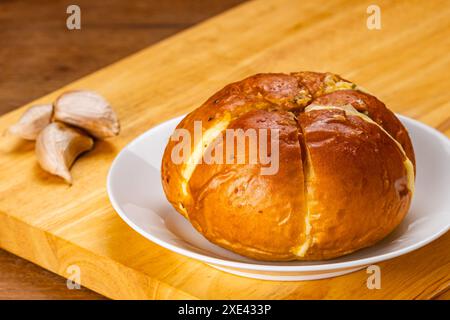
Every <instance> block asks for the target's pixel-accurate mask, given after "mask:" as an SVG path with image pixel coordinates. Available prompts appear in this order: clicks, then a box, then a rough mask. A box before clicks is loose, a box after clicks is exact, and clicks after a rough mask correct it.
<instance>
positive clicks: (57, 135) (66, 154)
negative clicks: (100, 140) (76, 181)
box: [36, 122, 94, 184]
mask: <svg viewBox="0 0 450 320" xmlns="http://www.w3.org/2000/svg"><path fill="white" fill-rule="evenodd" d="M93 146H94V140H93V139H92V138H91V137H89V136H87V135H85V134H84V133H83V132H82V131H81V130H78V129H75V128H72V127H69V126H67V125H65V124H63V123H59V122H53V123H51V124H49V125H48V126H46V127H45V128H44V130H42V131H41V133H40V134H39V135H38V137H37V139H36V157H37V160H38V162H39V164H40V166H41V167H42V169H44V170H45V171H48V172H50V173H51V174H54V175H57V176H60V177H62V178H63V179H64V180H66V181H67V182H68V183H69V184H72V176H71V174H70V172H69V169H70V167H71V166H72V164H73V162H74V161H75V159H76V158H77V157H78V156H79V155H80V154H81V153H83V152H85V151H88V150H91V149H92V147H93Z"/></svg>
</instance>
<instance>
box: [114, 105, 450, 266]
mask: <svg viewBox="0 0 450 320" xmlns="http://www.w3.org/2000/svg"><path fill="white" fill-rule="evenodd" d="M184 116H185V115H181V116H178V117H175V118H171V119H168V120H166V121H164V122H162V123H159V124H157V125H155V126H153V127H151V128H149V129H148V130H146V131H145V132H143V133H142V134H140V135H139V136H137V137H136V138H134V139H133V140H131V141H130V142H129V143H127V144H126V145H125V146H124V147H123V148H122V149H121V150H120V152H119V153H118V154H117V155H116V157H115V158H114V160H113V162H112V163H111V165H110V167H109V170H108V175H107V178H106V190H107V194H108V198H109V201H110V202H111V204H112V206H113V208H114V210H115V211H116V213H117V214H118V215H119V216H120V218H121V219H122V220H124V221H125V222H126V223H127V224H128V225H129V226H130V227H131V228H132V229H133V230H134V231H136V232H137V233H139V234H140V235H141V236H143V237H144V238H146V239H148V240H150V241H152V242H154V243H156V244H157V245H159V246H161V247H163V248H165V249H167V250H170V251H173V252H175V253H178V254H181V255H183V256H186V257H189V258H193V259H196V260H199V261H202V262H205V263H208V264H214V265H219V266H225V267H233V268H240V269H245V270H256V271H275V272H292V271H297V272H307V271H308V272H309V271H323V270H336V269H341V268H351V267H358V266H363V265H371V264H374V263H377V262H381V261H386V260H390V259H393V258H396V257H399V256H402V255H404V254H407V253H409V252H412V251H415V250H417V249H419V248H422V247H424V246H426V245H427V244H429V243H431V242H433V241H434V240H436V239H438V238H439V237H441V236H442V235H444V234H445V233H447V232H448V230H449V229H450V224H448V225H447V226H444V227H443V228H442V229H441V230H440V231H439V232H437V233H435V234H433V235H432V236H430V237H428V238H425V239H423V240H422V241H419V242H417V243H415V244H413V245H410V246H408V247H406V248H403V249H399V250H396V251H393V252H388V253H385V254H381V255H377V256H374V257H368V258H362V259H357V260H352V261H345V262H333V263H327V262H326V261H327V260H323V261H324V264H317V265H304V266H302V265H265V264H262V263H264V262H266V261H262V260H261V261H258V260H255V262H259V263H261V264H258V263H251V262H240V261H234V260H228V259H226V258H216V257H211V256H208V255H205V254H202V253H197V252H193V251H190V250H188V249H184V248H180V247H178V246H176V245H173V244H170V243H167V242H165V241H163V240H161V239H159V238H157V237H155V236H153V235H152V234H149V233H148V232H146V231H144V230H143V229H142V228H141V227H139V226H138V225H136V224H135V223H134V222H133V221H131V220H130V219H129V218H128V217H127V215H126V213H125V212H124V211H123V210H122V209H121V207H120V205H119V204H118V203H117V201H116V200H115V199H114V196H113V193H112V189H111V188H112V172H113V170H114V168H115V167H116V166H117V163H118V162H119V161H120V159H121V158H122V157H124V155H125V153H126V152H129V149H130V148H131V147H132V146H133V145H134V144H136V143H138V142H139V141H141V140H142V139H145V138H146V137H147V136H148V135H149V134H150V132H152V131H154V130H156V129H157V128H158V127H162V126H164V125H167V123H168V122H172V121H176V120H178V119H180V120H181V119H183V118H184ZM396 116H397V117H399V119H400V120H401V121H402V122H408V121H409V122H412V123H413V124H414V125H417V126H419V127H420V128H421V129H424V130H426V131H428V132H429V133H430V134H432V135H433V136H435V137H436V138H437V139H439V140H441V141H442V142H443V143H444V144H445V145H446V146H447V149H448V150H447V151H448V152H449V153H450V139H449V138H447V136H445V135H444V134H443V133H441V132H440V131H438V130H436V129H435V128H433V127H430V126H428V125H426V124H424V123H422V122H420V121H418V120H416V119H412V118H409V117H406V116H403V115H400V114H397V113H396ZM157 169H158V170H160V169H159V168H157ZM289 262H293V261H286V263H289ZM295 262H297V263H298V262H302V261H301V260H295ZM305 262H306V261H305Z"/></svg>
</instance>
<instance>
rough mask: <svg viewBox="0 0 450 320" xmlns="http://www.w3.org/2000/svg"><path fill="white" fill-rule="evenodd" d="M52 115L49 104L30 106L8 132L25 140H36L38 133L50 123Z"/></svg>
mask: <svg viewBox="0 0 450 320" xmlns="http://www.w3.org/2000/svg"><path fill="white" fill-rule="evenodd" d="M52 113H53V106H52V105H51V104H42V105H35V106H32V107H30V108H29V109H28V110H27V111H25V113H24V114H23V115H22V117H21V118H20V119H19V121H18V122H17V123H16V124H15V125H12V126H11V127H9V132H10V133H12V134H13V135H16V136H19V137H21V138H23V139H26V140H36V137H37V136H38V134H39V132H41V130H42V129H44V128H45V126H47V125H48V124H49V123H50V121H51V118H52Z"/></svg>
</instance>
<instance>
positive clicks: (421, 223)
mask: <svg viewBox="0 0 450 320" xmlns="http://www.w3.org/2000/svg"><path fill="white" fill-rule="evenodd" d="M400 119H401V120H402V122H403V123H404V124H405V125H406V126H407V128H408V130H409V133H410V135H411V138H412V141H413V144H414V149H415V152H416V160H417V177H416V191H415V195H414V200H413V203H412V207H411V209H410V212H409V213H408V215H407V216H406V218H405V219H404V221H403V222H402V223H401V225H400V226H399V227H398V228H397V229H396V230H395V231H394V232H393V233H392V234H391V235H390V236H388V237H387V238H386V239H384V240H383V241H381V242H380V243H378V244H376V245H374V246H372V247H370V248H366V249H363V250H360V251H358V252H355V253H353V254H350V255H347V256H344V257H340V258H337V259H333V260H326V261H314V262H301V261H293V262H264V261H256V260H252V259H248V258H245V257H242V256H239V255H237V254H234V253H232V252H230V251H228V250H225V249H223V248H220V247H218V246H216V245H214V244H212V243H210V242H209V241H208V240H206V239H205V238H204V237H203V236H202V235H201V234H199V233H198V232H197V231H196V230H195V229H194V228H193V227H192V226H191V225H190V223H189V222H188V221H187V220H186V219H184V218H183V217H182V216H181V215H180V214H178V213H177V212H176V211H175V209H173V208H172V206H171V205H170V204H169V202H168V201H167V200H166V198H165V196H164V192H163V190H162V186H161V181H160V165H161V159H162V154H163V152H164V148H165V146H166V143H167V141H168V139H169V137H170V134H171V133H172V131H173V130H174V128H175V127H176V125H177V124H178V123H179V121H180V120H181V117H180V118H176V119H173V120H170V121H168V122H165V123H163V124H161V125H159V126H157V127H155V128H152V129H150V130H148V131H147V132H145V133H144V134H142V135H141V136H140V137H138V138H136V139H135V140H134V141H132V142H131V143H130V144H129V145H127V146H126V147H125V148H124V149H123V150H122V151H121V152H120V153H119V155H118V156H117V158H116V159H115V160H114V162H113V164H112V166H111V169H110V171H109V174H108V181H107V188H108V195H109V198H110V200H111V203H112V205H113V207H114V209H115V210H116V211H117V213H118V214H119V215H120V217H121V218H122V219H123V220H125V222H126V223H127V224H128V225H130V227H131V228H133V229H134V230H136V231H137V232H139V233H140V234H141V235H143V236H144V237H146V238H147V239H149V240H151V241H153V242H155V243H157V244H159V245H160V246H163V247H164V248H167V249H169V250H172V251H174V252H177V253H179V254H182V255H185V256H188V257H191V258H193V259H197V260H200V261H203V262H205V263H207V264H209V265H211V266H213V267H215V268H217V269H220V270H223V271H227V272H230V273H234V274H238V275H241V276H247V277H252V278H258V279H266V280H284V281H289V280H312V279H322V278H328V277H334V276H338V275H342V274H346V273H349V272H353V271H356V270H359V269H362V268H364V267H366V266H368V265H371V264H375V263H377V262H381V261H384V260H387V259H391V258H394V257H397V256H400V255H402V254H405V253H408V252H411V251H413V250H416V249H418V248H420V247H423V246H424V245H426V244H428V243H430V242H431V241H433V240H435V239H436V238H438V237H439V236H441V235H443V234H444V233H446V232H447V231H448V229H449V226H450V198H449V197H450V165H449V164H450V140H449V139H448V138H447V137H445V136H444V135H442V134H441V133H439V132H438V131H436V130H435V129H433V128H430V127H428V126H426V125H424V124H422V123H420V122H418V121H415V120H412V119H409V118H406V117H402V116H400Z"/></svg>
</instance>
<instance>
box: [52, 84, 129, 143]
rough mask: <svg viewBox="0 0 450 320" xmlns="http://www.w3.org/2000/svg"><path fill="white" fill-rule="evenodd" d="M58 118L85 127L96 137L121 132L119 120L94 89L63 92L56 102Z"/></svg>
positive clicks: (55, 114) (106, 136)
mask: <svg viewBox="0 0 450 320" xmlns="http://www.w3.org/2000/svg"><path fill="white" fill-rule="evenodd" d="M54 107H55V112H54V118H55V119H56V120H59V121H62V122H65V123H68V124H71V125H73V126H76V127H80V128H83V129H85V130H86V131H87V132H89V133H90V134H92V135H93V136H94V137H96V138H100V139H103V138H108V137H113V136H116V135H118V134H119V131H120V125H119V120H118V119H117V116H116V114H115V112H114V110H113V109H112V108H111V106H110V105H109V103H108V101H106V100H105V99H104V98H103V97H102V96H100V95H98V94H97V93H95V92H93V91H85V90H80V91H70V92H66V93H63V94H62V95H61V96H60V97H59V98H58V99H57V100H56V102H55V104H54Z"/></svg>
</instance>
